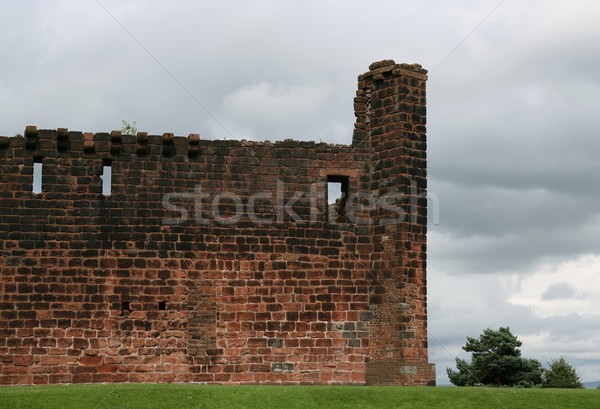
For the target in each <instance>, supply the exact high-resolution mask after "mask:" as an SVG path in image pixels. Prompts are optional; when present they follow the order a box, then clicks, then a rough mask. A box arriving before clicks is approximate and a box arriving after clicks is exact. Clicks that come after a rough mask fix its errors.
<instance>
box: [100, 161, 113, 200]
mask: <svg viewBox="0 0 600 409" xmlns="http://www.w3.org/2000/svg"><path fill="white" fill-rule="evenodd" d="M100 178H101V179H102V194H103V195H104V196H110V195H111V194H112V163H111V161H110V159H105V160H104V164H103V166H102V175H100Z"/></svg>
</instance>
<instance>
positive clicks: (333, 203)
mask: <svg viewBox="0 0 600 409" xmlns="http://www.w3.org/2000/svg"><path fill="white" fill-rule="evenodd" d="M347 199H348V176H336V175H330V176H327V221H328V222H329V223H345V222H346V221H347V212H346V204H347Z"/></svg>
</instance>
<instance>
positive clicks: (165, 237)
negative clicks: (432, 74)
mask: <svg viewBox="0 0 600 409" xmlns="http://www.w3.org/2000/svg"><path fill="white" fill-rule="evenodd" d="M425 81H426V74H425V71H424V70H422V69H421V68H420V67H419V66H414V65H404V64H401V65H398V64H395V63H394V62H393V61H389V60H388V61H382V62H379V63H375V64H373V65H372V66H371V67H370V71H369V72H367V73H366V74H364V75H363V76H361V77H359V90H358V92H357V97H356V99H355V111H356V116H357V121H356V126H355V128H356V129H355V133H354V136H353V144H352V145H350V146H345V145H330V144H323V143H314V142H298V141H291V140H287V141H283V142H275V143H270V142H253V141H224V140H202V139H200V138H199V137H198V135H190V136H189V137H187V138H182V137H174V136H173V135H172V134H164V135H147V134H146V133H142V132H140V133H138V134H137V135H121V134H120V132H112V133H110V134H108V133H96V134H92V133H81V132H71V131H68V130H67V129H57V130H38V129H36V128H35V127H27V128H26V130H25V133H24V135H23V136H20V135H18V136H15V137H10V138H7V137H0V318H1V320H0V384H49V383H50V384H54V383H82V382H209V383H287V384H293V383H302V384H332V383H335V384H339V383H343V384H365V383H366V384H396V385H422V384H431V383H432V382H434V379H435V375H434V372H433V366H432V365H431V364H429V363H428V362H427V326H426V279H425V269H426V265H425V263H426V262H425V259H426V247H425V246H426V200H425V192H426V158H425V149H426V145H425ZM36 162H37V163H38V165H36V166H38V167H39V166H40V165H39V164H40V163H41V167H42V178H41V190H42V191H41V192H40V193H34V192H33V191H32V190H33V185H34V183H33V179H34V170H33V169H34V163H36ZM108 169H110V172H111V183H110V185H111V188H110V194H108V192H104V193H103V180H102V179H107V175H106V172H107V170H108ZM103 173H104V174H103ZM328 181H330V182H331V181H333V182H340V183H341V185H342V188H343V190H344V191H345V194H344V198H343V199H342V200H341V201H340V203H338V204H337V206H336V205H331V206H330V205H328V203H327V196H326V194H327V182H328ZM333 213H335V214H333Z"/></svg>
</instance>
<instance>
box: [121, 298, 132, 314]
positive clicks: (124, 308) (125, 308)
mask: <svg viewBox="0 0 600 409" xmlns="http://www.w3.org/2000/svg"><path fill="white" fill-rule="evenodd" d="M129 313H131V309H130V308H129V301H121V315H122V316H123V317H127V316H129Z"/></svg>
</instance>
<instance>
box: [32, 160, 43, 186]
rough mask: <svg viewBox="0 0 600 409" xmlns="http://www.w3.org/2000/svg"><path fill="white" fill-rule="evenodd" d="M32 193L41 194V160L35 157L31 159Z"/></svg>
mask: <svg viewBox="0 0 600 409" xmlns="http://www.w3.org/2000/svg"><path fill="white" fill-rule="evenodd" d="M31 191H32V192H33V193H36V194H37V193H42V158H41V157H37V158H34V159H33V182H32V190H31Z"/></svg>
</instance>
